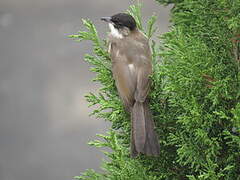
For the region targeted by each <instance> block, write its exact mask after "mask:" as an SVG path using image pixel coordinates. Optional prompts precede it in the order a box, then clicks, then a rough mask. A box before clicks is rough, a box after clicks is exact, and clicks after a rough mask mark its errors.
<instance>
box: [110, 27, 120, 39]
mask: <svg viewBox="0 0 240 180" xmlns="http://www.w3.org/2000/svg"><path fill="white" fill-rule="evenodd" d="M108 25H109V28H110V31H111V32H110V33H111V35H112V36H113V37H115V38H118V39H122V38H123V35H122V34H121V33H120V32H119V31H118V29H117V28H115V27H114V25H113V24H112V23H109V24H108Z"/></svg>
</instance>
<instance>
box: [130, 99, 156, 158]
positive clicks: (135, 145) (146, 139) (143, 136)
mask: <svg viewBox="0 0 240 180" xmlns="http://www.w3.org/2000/svg"><path fill="white" fill-rule="evenodd" d="M131 119H132V136H131V155H132V157H136V156H137V155H138V154H140V153H143V154H146V155H149V156H158V155H159V149H160V148H159V142H158V138H157V134H156V132H155V131H154V122H153V119H152V114H151V112H150V109H149V106H148V102H147V101H145V102H135V103H134V106H133V109H132V112H131Z"/></svg>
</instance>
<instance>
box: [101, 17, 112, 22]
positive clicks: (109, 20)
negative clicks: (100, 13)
mask: <svg viewBox="0 0 240 180" xmlns="http://www.w3.org/2000/svg"><path fill="white" fill-rule="evenodd" d="M111 19H112V18H111V17H101V20H102V21H105V22H108V23H109V22H111Z"/></svg>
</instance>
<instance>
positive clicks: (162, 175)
mask: <svg viewBox="0 0 240 180" xmlns="http://www.w3.org/2000/svg"><path fill="white" fill-rule="evenodd" d="M157 1H158V2H160V3H162V4H165V5H167V4H170V3H174V7H173V9H172V18H171V21H172V23H173V25H172V28H171V31H170V32H168V33H165V34H164V35H163V36H162V37H161V41H162V43H159V42H157V43H156V42H154V41H150V43H151V47H152V57H153V64H154V67H153V69H154V73H153V74H152V77H151V78H152V87H151V93H150V95H149V96H150V105H151V110H152V112H153V116H154V120H155V122H156V131H157V133H158V135H159V141H160V148H161V150H160V151H161V152H160V156H159V157H157V158H153V157H146V156H144V155H143V156H140V157H138V158H136V159H131V158H130V156H129V141H130V118H129V114H127V113H126V112H125V111H124V108H123V105H122V103H121V101H120V99H119V97H118V95H117V91H116V88H115V85H114V81H113V79H112V74H111V70H110V66H111V62H110V58H109V55H108V53H107V51H106V49H107V47H106V43H105V41H104V40H101V39H100V38H99V36H98V34H97V31H96V28H95V26H94V25H93V23H92V22H91V21H90V20H83V24H84V25H85V27H86V29H87V30H86V31H80V32H78V34H76V35H71V37H72V38H74V39H76V40H78V41H82V40H90V41H92V42H93V53H92V54H94V55H86V56H85V61H87V62H88V63H90V64H91V65H92V66H93V67H92V68H91V71H93V72H95V73H96V78H95V79H94V81H98V82H100V83H101V84H102V88H101V89H100V90H99V92H98V93H95V94H93V93H90V94H88V95H87V96H86V98H87V101H88V102H89V105H90V106H93V105H97V107H96V109H95V110H94V111H93V113H92V114H93V115H95V116H96V117H98V118H103V119H106V120H108V121H110V122H111V123H112V127H111V129H110V130H109V132H108V133H107V135H98V136H99V137H100V138H101V139H102V140H101V141H100V140H95V141H92V142H90V143H89V144H90V145H92V146H95V147H108V148H110V149H111V151H110V152H104V154H105V155H106V156H107V157H108V159H109V160H108V161H104V162H103V164H102V169H103V170H104V171H103V172H102V173H97V172H95V171H94V170H88V171H86V172H85V173H82V174H81V176H77V177H75V178H76V179H82V180H84V179H91V180H105V179H106V180H125V179H126V180H127V179H131V180H135V179H136V180H141V179H142V180H146V179H147V180H148V179H150V180H153V179H154V180H160V179H167V180H179V179H191V180H200V179H209V180H215V179H216V180H218V179H224V180H225V179H226V180H233V179H236V180H238V179H240V101H239V100H240V81H239V80H240V73H239V67H240V65H239V62H240V58H239V57H240V55H239V52H240V43H239V42H240V20H239V19H240V17H239V12H240V1H239V0H214V1H211V0H157ZM140 9H141V5H139V4H137V5H133V6H130V8H129V10H128V11H127V12H128V13H129V14H131V15H133V16H134V17H135V19H136V21H137V24H138V27H139V29H141V30H142V31H143V32H144V33H145V34H146V36H147V37H149V38H151V37H152V36H153V35H154V33H155V32H156V28H155V26H154V23H155V22H156V16H152V17H150V19H149V21H148V23H147V26H146V28H144V27H143V24H142V21H141V11H140Z"/></svg>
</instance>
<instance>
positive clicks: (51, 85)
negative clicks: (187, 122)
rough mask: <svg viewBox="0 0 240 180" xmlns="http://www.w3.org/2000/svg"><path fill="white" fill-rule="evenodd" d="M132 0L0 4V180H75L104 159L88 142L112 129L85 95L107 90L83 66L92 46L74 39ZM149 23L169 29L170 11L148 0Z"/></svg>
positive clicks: (4, 0) (0, 0) (102, 27)
mask: <svg viewBox="0 0 240 180" xmlns="http://www.w3.org/2000/svg"><path fill="white" fill-rule="evenodd" d="M130 4H131V1H130V0H121V1H117V0H97V1H96V0H41V1H37V0H0V180H69V179H72V178H73V176H75V175H79V173H80V172H83V171H84V170H86V169H87V168H93V169H95V170H99V165H100V163H101V159H102V158H104V156H103V154H102V153H101V151H100V150H99V149H96V148H94V147H90V146H88V145H87V142H88V141H90V140H93V139H95V138H96V136H95V135H96V133H104V132H105V131H106V130H107V128H108V126H109V124H108V123H107V122H105V121H104V120H101V119H95V118H94V117H89V116H88V114H89V113H90V112H91V110H92V109H90V108H88V107H87V106H88V105H87V102H86V101H85V99H84V95H85V94H86V93H88V92H89V91H92V92H95V91H96V90H97V88H98V87H99V86H100V85H98V84H96V83H93V82H91V79H92V78H93V77H94V74H93V73H91V72H89V70H88V69H89V65H88V64H87V63H85V62H84V61H83V56H84V54H85V53H90V52H91V43H90V42H83V43H77V42H74V41H73V40H71V39H68V38H67V35H70V34H74V33H76V32H77V31H79V30H80V29H83V26H82V24H81V19H82V18H89V19H91V20H92V21H93V22H94V23H95V25H96V27H97V29H98V31H99V34H100V36H101V37H103V38H104V37H105V36H106V32H107V31H108V27H107V26H106V24H105V23H103V22H101V21H100V17H102V16H108V15H112V14H115V13H118V12H122V11H125V10H126V9H127V8H128V6H129V5H130ZM143 4H144V7H143V17H144V18H145V20H146V19H147V17H149V16H150V15H152V13H153V12H155V14H156V15H157V16H158V21H157V25H158V27H159V28H160V29H159V33H163V32H166V31H167V29H168V26H169V23H168V21H169V8H168V7H162V6H159V5H158V4H157V3H156V2H155V1H154V0H147V1H143Z"/></svg>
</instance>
